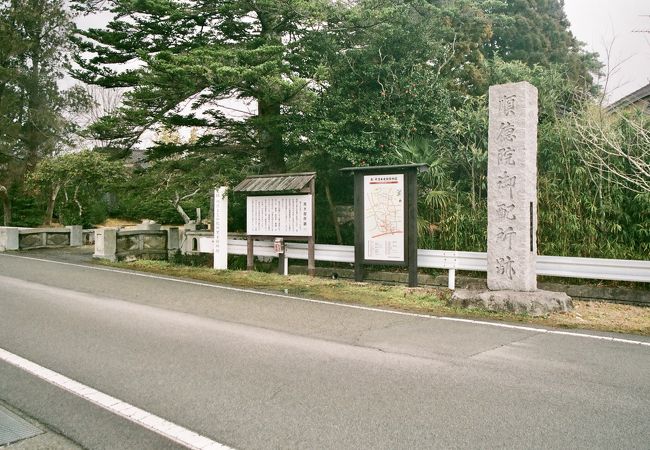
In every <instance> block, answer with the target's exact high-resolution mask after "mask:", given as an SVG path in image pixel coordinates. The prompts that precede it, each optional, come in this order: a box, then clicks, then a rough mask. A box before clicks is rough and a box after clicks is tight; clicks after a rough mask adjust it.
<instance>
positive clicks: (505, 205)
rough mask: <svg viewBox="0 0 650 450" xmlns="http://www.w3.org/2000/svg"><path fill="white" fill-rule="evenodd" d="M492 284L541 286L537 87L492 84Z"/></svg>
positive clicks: (497, 286)
mask: <svg viewBox="0 0 650 450" xmlns="http://www.w3.org/2000/svg"><path fill="white" fill-rule="evenodd" d="M489 110H490V122H489V131H488V142H489V144H488V242H487V250H488V288H489V289H491V290H513V291H534V290H536V289H537V279H536V269H535V264H536V256H537V243H536V236H537V88H535V86H533V85H531V84H530V83H528V82H525V81H524V82H521V83H512V84H503V85H498V86H491V87H490V105H489Z"/></svg>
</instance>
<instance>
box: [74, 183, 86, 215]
mask: <svg viewBox="0 0 650 450" xmlns="http://www.w3.org/2000/svg"><path fill="white" fill-rule="evenodd" d="M78 195H79V186H77V187H75V188H74V195H73V196H72V200H74V202H75V203H76V204H77V208H79V219H80V220H81V216H82V215H83V212H84V210H83V205H82V204H81V202H80V201H79V198H78Z"/></svg>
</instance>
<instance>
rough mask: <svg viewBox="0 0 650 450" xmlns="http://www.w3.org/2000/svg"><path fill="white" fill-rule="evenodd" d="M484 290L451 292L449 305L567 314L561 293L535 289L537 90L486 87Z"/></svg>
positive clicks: (566, 298) (568, 300)
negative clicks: (486, 212) (485, 288)
mask: <svg viewBox="0 0 650 450" xmlns="http://www.w3.org/2000/svg"><path fill="white" fill-rule="evenodd" d="M489 110H490V122H489V130H488V204H487V207H488V230H487V231H488V233H487V286H488V289H489V290H488V291H471V290H457V291H456V292H455V293H454V294H453V295H452V297H451V299H450V303H452V304H454V305H458V306H463V307H479V308H484V309H490V310H496V311H504V310H505V311H511V312H515V313H524V314H530V315H544V314H548V313H550V312H553V311H568V310H570V309H571V308H572V303H571V298H570V297H569V296H568V295H566V294H565V293H563V292H547V291H538V290H537V271H536V263H537V89H536V88H535V87H534V86H533V85H531V84H530V83H528V82H525V81H524V82H521V83H510V84H502V85H498V86H491V87H490V106H489Z"/></svg>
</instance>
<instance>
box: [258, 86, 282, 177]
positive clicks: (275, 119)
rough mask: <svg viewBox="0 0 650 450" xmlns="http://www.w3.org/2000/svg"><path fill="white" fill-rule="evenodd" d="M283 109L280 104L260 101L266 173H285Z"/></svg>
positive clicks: (259, 112)
mask: <svg viewBox="0 0 650 450" xmlns="http://www.w3.org/2000/svg"><path fill="white" fill-rule="evenodd" d="M280 115H281V107H280V104H279V103H274V102H271V103H267V102H265V101H264V100H261V99H258V116H259V120H260V122H259V123H260V130H259V133H260V134H259V136H260V137H259V142H260V147H261V150H262V164H263V165H264V171H265V172H266V173H285V172H286V164H285V161H284V147H283V146H282V132H281V131H280V126H279V125H280V119H281V117H280Z"/></svg>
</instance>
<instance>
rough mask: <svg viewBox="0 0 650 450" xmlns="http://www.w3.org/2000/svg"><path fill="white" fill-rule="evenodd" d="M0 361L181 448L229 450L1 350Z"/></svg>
mask: <svg viewBox="0 0 650 450" xmlns="http://www.w3.org/2000/svg"><path fill="white" fill-rule="evenodd" d="M0 360H2V361H4V362H6V363H8V364H11V365H12V366H14V367H17V368H19V369H21V370H24V371H26V372H28V373H30V374H32V375H34V376H35V377H37V378H40V379H41V380H44V381H46V382H48V383H50V384H52V385H54V386H56V387H58V388H61V389H63V390H65V391H67V392H70V393H71V394H74V395H76V396H77V397H80V398H83V399H84V400H86V401H88V402H90V403H93V404H94V405H97V406H99V407H100V408H102V409H104V410H106V411H109V412H111V413H113V414H116V415H118V416H120V417H122V418H124V419H126V420H128V421H129V422H132V423H134V424H136V425H139V426H141V427H143V428H146V429H148V430H150V431H153V432H154V433H156V434H159V435H161V436H163V437H165V438H167V439H169V440H171V441H174V442H176V443H178V444H180V445H182V446H184V447H187V448H190V449H195V450H233V449H232V448H231V447H228V446H226V445H224V444H221V443H219V442H216V441H213V440H212V439H210V438H207V437H205V436H202V435H200V434H198V433H196V432H194V431H192V430H190V429H188V428H185V427H182V426H180V425H177V424H175V423H173V422H170V421H168V420H166V419H163V418H162V417H159V416H156V415H155V414H151V413H149V412H147V411H145V410H143V409H140V408H138V407H137V406H134V405H131V404H130V403H127V402H124V401H122V400H120V399H118V398H115V397H112V396H110V395H108V394H105V393H103V392H101V391H98V390H97V389H94V388H91V387H90V386H86V385H85V384H82V383H79V382H78V381H75V380H73V379H71V378H68V377H66V376H65V375H61V374H60V373H57V372H55V371H53V370H50V369H47V368H45V367H43V366H41V365H39V364H36V363H34V362H32V361H29V360H28V359H25V358H22V357H20V356H18V355H16V354H14V353H11V352H9V351H7V350H5V349H3V348H1V347H0Z"/></svg>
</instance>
